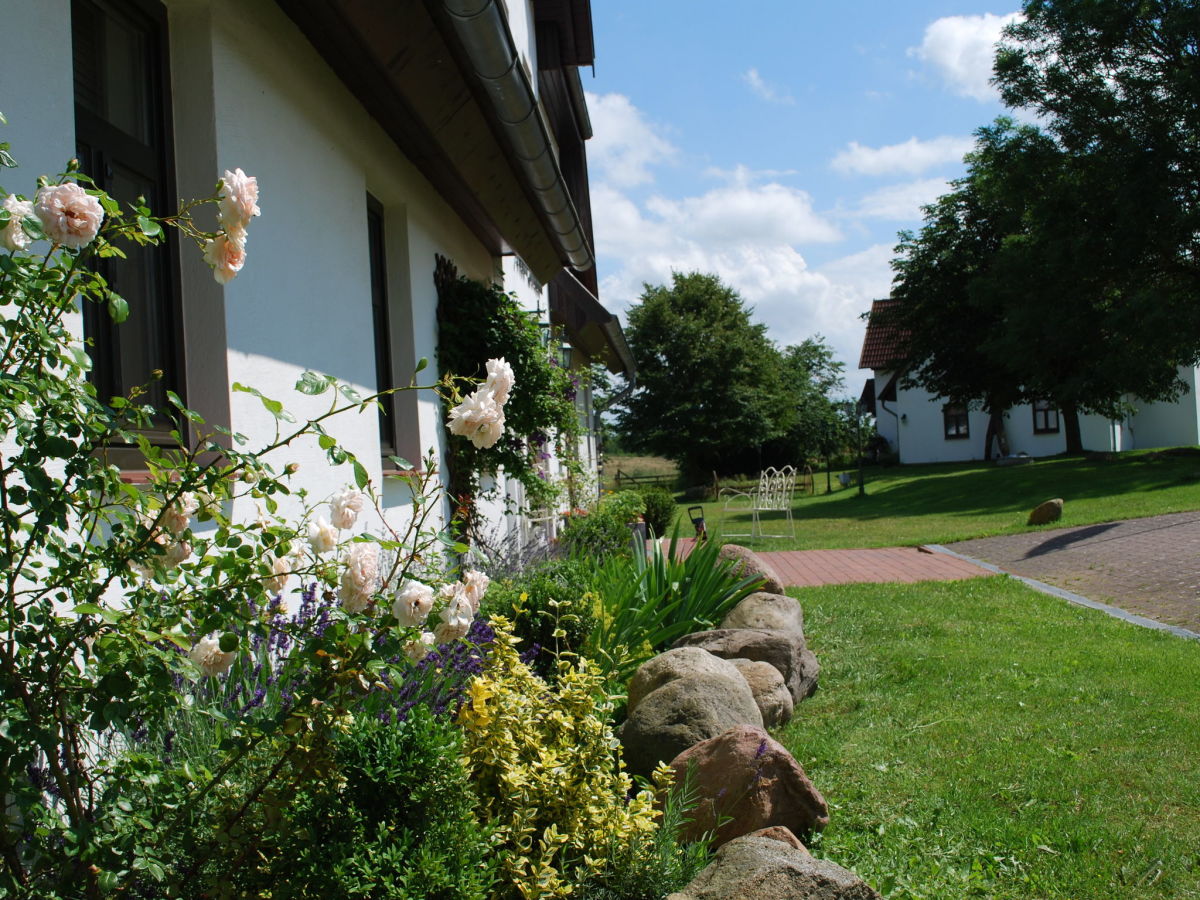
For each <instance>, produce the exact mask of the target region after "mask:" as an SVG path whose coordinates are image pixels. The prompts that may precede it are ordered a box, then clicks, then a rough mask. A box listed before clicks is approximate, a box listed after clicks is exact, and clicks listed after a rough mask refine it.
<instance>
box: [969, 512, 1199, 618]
mask: <svg viewBox="0 0 1200 900" xmlns="http://www.w3.org/2000/svg"><path fill="white" fill-rule="evenodd" d="M946 546H947V547H948V548H949V549H951V550H953V551H955V552H956V553H962V554H964V555H966V556H970V557H973V558H975V559H981V560H984V561H985V562H989V563H992V564H993V565H995V566H999V567H1000V568H1001V569H1003V570H1004V571H1006V572H1011V573H1013V574H1015V575H1024V576H1026V577H1028V578H1035V579H1037V580H1038V581H1044V582H1046V583H1047V584H1052V585H1055V586H1056V587H1061V588H1065V589H1066V590H1068V591H1073V592H1074V593H1076V594H1082V595H1083V596H1084V597H1088V598H1089V599H1092V600H1099V601H1100V602H1102V603H1109V604H1111V605H1113V606H1119V607H1120V608H1122V609H1125V610H1128V611H1129V612H1133V613H1138V614H1139V615H1143V616H1147V617H1149V618H1151V619H1157V620H1158V621H1160V622H1165V623H1167V624H1168V625H1179V626H1181V627H1183V628H1187V629H1188V630H1190V631H1195V632H1200V512H1186V513H1173V514H1171V515H1165V516H1152V517H1150V518H1146V519H1128V520H1126V521H1124V522H1107V523H1104V524H1102V525H1083V526H1080V527H1077V528H1060V529H1053V530H1039V531H1031V532H1026V533H1024V534H1010V535H1005V536H1003V537H993V538H980V539H978V540H974V541H959V542H957V543H954V544H947V545H946Z"/></svg>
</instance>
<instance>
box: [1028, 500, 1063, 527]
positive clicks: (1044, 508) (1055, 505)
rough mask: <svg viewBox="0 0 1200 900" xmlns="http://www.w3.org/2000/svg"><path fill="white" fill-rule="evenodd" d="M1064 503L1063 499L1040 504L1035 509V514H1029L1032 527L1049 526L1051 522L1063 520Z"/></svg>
mask: <svg viewBox="0 0 1200 900" xmlns="http://www.w3.org/2000/svg"><path fill="white" fill-rule="evenodd" d="M1062 510H1063V501H1062V498H1061V497H1057V498H1055V499H1054V500H1047V501H1046V502H1045V503H1039V504H1038V505H1037V506H1035V507H1034V508H1033V512H1031V513H1030V514H1029V522H1028V524H1030V525H1049V524H1050V523H1051V522H1057V521H1058V520H1059V519H1061V518H1062Z"/></svg>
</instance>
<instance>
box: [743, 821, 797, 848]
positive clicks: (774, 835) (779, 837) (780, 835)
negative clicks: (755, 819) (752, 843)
mask: <svg viewBox="0 0 1200 900" xmlns="http://www.w3.org/2000/svg"><path fill="white" fill-rule="evenodd" d="M746 837H765V838H770V839H771V840H773V841H781V842H783V843H785V844H787V845H788V846H789V847H792V848H794V849H796V850H799V851H800V852H801V853H808V848H807V847H805V846H804V845H803V844H802V843H800V838H798V837H796V836H795V835H794V834H792V829H790V828H784V827H783V826H782V825H772V826H771V827H770V828H760V829H758V831H752V832H750V833H749V834H748V835H746Z"/></svg>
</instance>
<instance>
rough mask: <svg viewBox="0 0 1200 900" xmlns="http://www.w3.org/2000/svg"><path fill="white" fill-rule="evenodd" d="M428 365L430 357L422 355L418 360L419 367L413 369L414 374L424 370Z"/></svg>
mask: <svg viewBox="0 0 1200 900" xmlns="http://www.w3.org/2000/svg"><path fill="white" fill-rule="evenodd" d="M428 365H429V357H427V356H422V357H421V358H420V359H418V360H417V367H416V368H415V369H413V374H414V375H416V374H417V373H418V372H420V371H422V370H423V369H424V368H425V367H426V366H428Z"/></svg>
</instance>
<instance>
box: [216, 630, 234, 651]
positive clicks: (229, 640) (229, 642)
mask: <svg viewBox="0 0 1200 900" xmlns="http://www.w3.org/2000/svg"><path fill="white" fill-rule="evenodd" d="M220 646H221V652H222V653H232V652H233V651H234V650H236V649H237V647H238V636H237V635H236V634H234V633H233V632H232V631H227V632H225V633H224V634H223V635H221V641H220Z"/></svg>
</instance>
